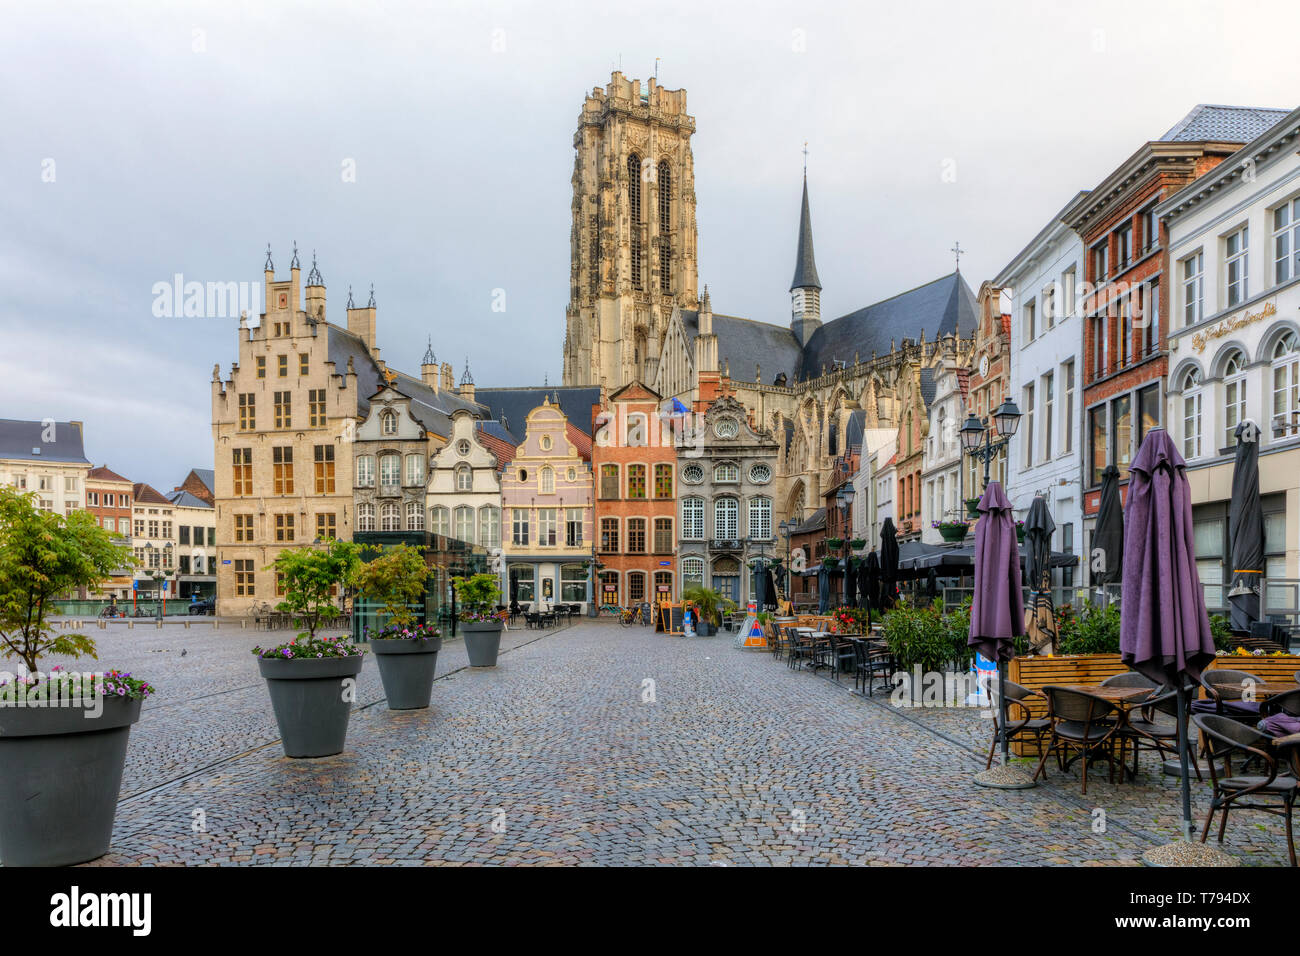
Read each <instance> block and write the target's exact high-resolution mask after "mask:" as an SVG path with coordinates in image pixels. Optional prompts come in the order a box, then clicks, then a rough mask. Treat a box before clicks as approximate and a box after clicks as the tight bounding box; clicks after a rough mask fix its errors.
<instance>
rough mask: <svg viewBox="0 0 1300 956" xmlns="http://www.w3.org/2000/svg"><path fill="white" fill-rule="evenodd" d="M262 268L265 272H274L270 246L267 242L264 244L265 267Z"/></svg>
mask: <svg viewBox="0 0 1300 956" xmlns="http://www.w3.org/2000/svg"><path fill="white" fill-rule="evenodd" d="M262 268H263V269H265V270H266V271H267V272H274V271H275V263H274V262H272V261H271V244H270V243H269V242H268V243H267V244H266V265H264V266H263V267H262Z"/></svg>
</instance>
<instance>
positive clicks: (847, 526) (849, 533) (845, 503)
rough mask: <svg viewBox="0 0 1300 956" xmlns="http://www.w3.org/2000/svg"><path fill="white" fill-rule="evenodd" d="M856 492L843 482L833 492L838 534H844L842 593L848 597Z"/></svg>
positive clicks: (850, 485)
mask: <svg viewBox="0 0 1300 956" xmlns="http://www.w3.org/2000/svg"><path fill="white" fill-rule="evenodd" d="M857 494H858V493H857V492H856V491H854V490H853V485H852V484H850V483H849V482H845V483H844V484H843V485H841V486H840V490H839V491H837V492H836V493H835V503H836V504H837V505H839V506H840V534H842V535H843V536H844V538H843V541H844V588H843V591H842V594H843V596H844V597H846V598H847V597H848V591H849V573H850V572H851V571H852V570H853V568H852V561H851V560H850V559H851V557H852V554H853V545H852V542H851V539H852V537H853V527H852V524H851V521H850V519H851V517H852V514H853V499H854V498H856V497H857Z"/></svg>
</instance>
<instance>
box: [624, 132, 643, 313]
mask: <svg viewBox="0 0 1300 956" xmlns="http://www.w3.org/2000/svg"><path fill="white" fill-rule="evenodd" d="M627 205H628V211H629V212H630V213H631V217H632V222H631V233H632V235H631V240H632V242H631V247H632V248H631V252H632V288H634V289H637V290H640V289H641V288H642V277H641V273H642V269H641V259H642V250H641V157H640V156H638V155H637V154H636V153H632V154H630V155H629V156H628V158H627Z"/></svg>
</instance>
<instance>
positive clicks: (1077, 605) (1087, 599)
mask: <svg viewBox="0 0 1300 956" xmlns="http://www.w3.org/2000/svg"><path fill="white" fill-rule="evenodd" d="M915 584H916V587H917V589H918V590H919V591H924V590H925V579H924V578H918V579H917V580H916V582H915ZM1119 590H1120V589H1119V585H1118V584H1107V585H1100V584H1099V585H1094V586H1092V587H1083V586H1070V587H1053V588H1052V589H1051V595H1052V607H1054V608H1057V609H1058V610H1059V609H1060V608H1063V607H1067V606H1068V607H1070V608H1072V609H1073V610H1075V611H1080V610H1082V609H1083V607H1084V606H1085V605H1088V604H1091V605H1093V606H1095V607H1104V606H1106V605H1107V604H1114V605H1117V606H1118V604H1119ZM1020 592H1021V593H1020V596H1021V599H1022V600H1023V601H1024V604H1025V607H1026V608H1028V607H1029V606H1030V603H1031V600H1032V594H1031V593H1030V590H1029V588H1027V587H1022V588H1021V589H1020ZM941 593H942V596H943V606H944V607H945V608H955V607H960V606H961V603H962V602H963V601H965V600H968V599H970V598H973V597H974V596H975V589H974V588H962V587H946V588H943V589H942V592H941Z"/></svg>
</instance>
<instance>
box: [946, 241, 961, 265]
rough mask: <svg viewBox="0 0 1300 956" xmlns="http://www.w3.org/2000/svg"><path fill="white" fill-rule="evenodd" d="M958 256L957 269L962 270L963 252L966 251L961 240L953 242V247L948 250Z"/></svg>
mask: <svg viewBox="0 0 1300 956" xmlns="http://www.w3.org/2000/svg"><path fill="white" fill-rule="evenodd" d="M948 251H949V252H951V253H952V254H953V255H954V256H956V257H957V271H958V272H961V254H962V252H963V251H964V250H963V249H962V247H961V243H960V242H956V243H953V247H952V248H951V249H949V250H948Z"/></svg>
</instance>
